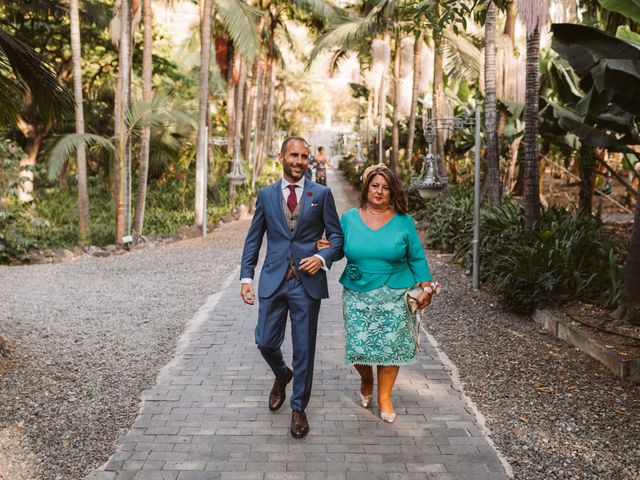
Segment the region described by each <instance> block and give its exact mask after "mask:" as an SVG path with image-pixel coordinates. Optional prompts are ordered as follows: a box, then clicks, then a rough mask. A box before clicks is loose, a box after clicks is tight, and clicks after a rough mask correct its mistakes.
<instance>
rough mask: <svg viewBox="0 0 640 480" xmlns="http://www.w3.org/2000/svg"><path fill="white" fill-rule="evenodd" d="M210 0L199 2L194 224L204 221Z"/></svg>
mask: <svg viewBox="0 0 640 480" xmlns="http://www.w3.org/2000/svg"><path fill="white" fill-rule="evenodd" d="M211 12H212V5H211V0H202V1H201V2H200V89H199V90H198V144H197V150H196V199H195V220H194V221H195V225H196V226H201V225H202V224H203V222H204V216H205V215H206V214H207V212H205V211H204V198H205V195H206V191H205V188H206V186H205V182H206V174H205V167H206V162H207V150H208V148H209V147H208V136H207V125H208V123H209V122H208V121H207V117H208V115H209V68H210V64H211Z"/></svg>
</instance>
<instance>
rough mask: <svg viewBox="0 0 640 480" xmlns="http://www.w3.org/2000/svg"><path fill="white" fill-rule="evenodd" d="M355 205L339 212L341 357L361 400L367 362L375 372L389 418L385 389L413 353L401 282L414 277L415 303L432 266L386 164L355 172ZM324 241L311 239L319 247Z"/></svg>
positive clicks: (366, 391) (369, 377)
mask: <svg viewBox="0 0 640 480" xmlns="http://www.w3.org/2000/svg"><path fill="white" fill-rule="evenodd" d="M362 179H363V182H362V190H361V192H360V207H359V208H353V209H351V210H348V211H347V212H345V213H344V214H343V215H342V218H341V220H340V223H341V226H342V231H343V233H344V247H343V248H344V255H345V256H346V258H347V266H346V268H345V270H344V272H343V273H342V276H341V277H340V283H341V284H342V285H343V286H344V291H343V294H342V308H343V313H344V323H345V337H346V347H345V363H346V364H348V365H353V366H354V367H355V368H356V370H357V371H358V373H359V374H360V379H361V383H360V392H359V394H360V403H361V404H362V406H363V407H365V408H366V407H369V405H370V404H371V401H372V399H373V386H374V376H373V366H376V367H377V374H378V407H379V409H380V417H381V418H382V419H383V420H384V421H386V422H389V423H391V422H393V421H395V418H396V414H395V412H394V409H393V403H392V401H391V390H392V389H393V385H394V383H395V381H396V377H397V376H398V371H399V369H400V365H406V364H409V363H413V362H415V361H416V359H417V357H416V354H417V352H416V350H417V347H416V339H415V333H414V325H415V323H414V322H415V318H414V317H413V316H412V315H410V313H409V312H408V310H407V306H406V305H405V301H404V295H405V293H406V292H407V290H409V289H412V288H414V287H415V286H417V285H419V286H422V287H423V289H426V290H425V291H423V293H422V294H421V295H420V298H419V299H418V304H419V307H420V308H424V307H426V306H427V305H429V303H430V302H431V293H430V290H431V273H430V272H429V266H428V265H427V260H426V257H425V255H424V251H423V249H422V245H421V243H420V239H419V238H418V234H417V232H416V228H415V225H414V221H413V218H412V217H411V215H409V214H408V213H407V199H406V196H405V195H404V193H403V192H402V190H401V188H400V182H399V181H398V178H397V177H396V175H395V174H394V173H393V171H392V170H390V169H389V168H388V167H387V166H386V165H384V164H379V165H375V166H372V167H369V168H367V169H366V170H365V171H364V173H363V176H362ZM326 246H328V243H327V242H326V241H324V240H320V241H319V242H318V248H319V249H320V248H324V247H326Z"/></svg>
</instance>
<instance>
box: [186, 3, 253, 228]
mask: <svg viewBox="0 0 640 480" xmlns="http://www.w3.org/2000/svg"><path fill="white" fill-rule="evenodd" d="M213 1H214V0H202V1H201V3H200V47H201V49H200V87H199V92H198V143H197V151H196V191H195V220H194V223H195V225H196V226H201V225H202V224H203V222H204V219H205V215H206V212H205V211H204V200H205V195H206V176H205V167H206V162H207V151H208V138H207V125H208V124H209V122H208V116H209V109H208V103H209V69H210V65H211V24H212V14H213ZM215 5H216V9H217V11H218V12H219V14H220V19H221V22H222V25H223V27H224V28H225V30H226V31H227V32H228V33H229V36H230V37H231V39H232V40H233V42H234V46H235V47H236V48H237V49H238V51H239V53H240V54H242V55H243V56H244V57H245V58H247V59H252V58H253V55H254V54H255V51H256V50H257V45H258V38H257V31H256V28H255V20H256V18H257V17H258V16H259V12H258V11H257V10H256V9H255V8H253V7H251V6H250V5H248V4H247V3H246V2H245V1H243V0H215Z"/></svg>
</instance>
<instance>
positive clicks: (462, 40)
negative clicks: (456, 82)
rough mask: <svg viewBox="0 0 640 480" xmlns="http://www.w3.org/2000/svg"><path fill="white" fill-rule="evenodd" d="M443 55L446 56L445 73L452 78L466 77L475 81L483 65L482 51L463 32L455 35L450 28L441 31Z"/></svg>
mask: <svg viewBox="0 0 640 480" xmlns="http://www.w3.org/2000/svg"><path fill="white" fill-rule="evenodd" d="M443 35H444V38H445V39H446V42H444V55H445V58H446V60H447V61H446V67H445V73H446V74H447V75H449V76H451V77H453V78H456V79H462V78H466V79H467V80H469V81H477V80H478V79H479V78H480V76H481V75H480V72H482V69H483V65H484V57H483V55H482V51H481V50H480V49H478V48H477V47H476V46H475V45H474V44H473V42H472V41H471V40H469V39H468V38H466V37H465V36H464V34H462V33H461V34H460V35H456V34H455V33H453V31H451V30H444V32H443Z"/></svg>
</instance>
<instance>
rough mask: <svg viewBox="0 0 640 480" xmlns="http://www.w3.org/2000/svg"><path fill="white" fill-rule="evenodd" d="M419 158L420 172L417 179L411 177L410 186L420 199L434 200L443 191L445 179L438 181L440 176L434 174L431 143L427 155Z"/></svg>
mask: <svg viewBox="0 0 640 480" xmlns="http://www.w3.org/2000/svg"><path fill="white" fill-rule="evenodd" d="M421 157H422V171H421V172H420V176H419V177H413V178H412V179H411V185H412V186H413V187H414V188H415V189H416V190H418V193H420V196H421V197H422V198H425V199H427V198H435V197H437V196H438V195H439V194H440V192H442V191H443V190H444V189H445V187H446V186H447V181H446V179H445V180H442V179H440V176H439V175H438V173H437V172H436V165H435V160H436V157H435V155H433V153H431V143H430V144H429V151H428V153H427V155H426V156H424V155H421Z"/></svg>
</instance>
